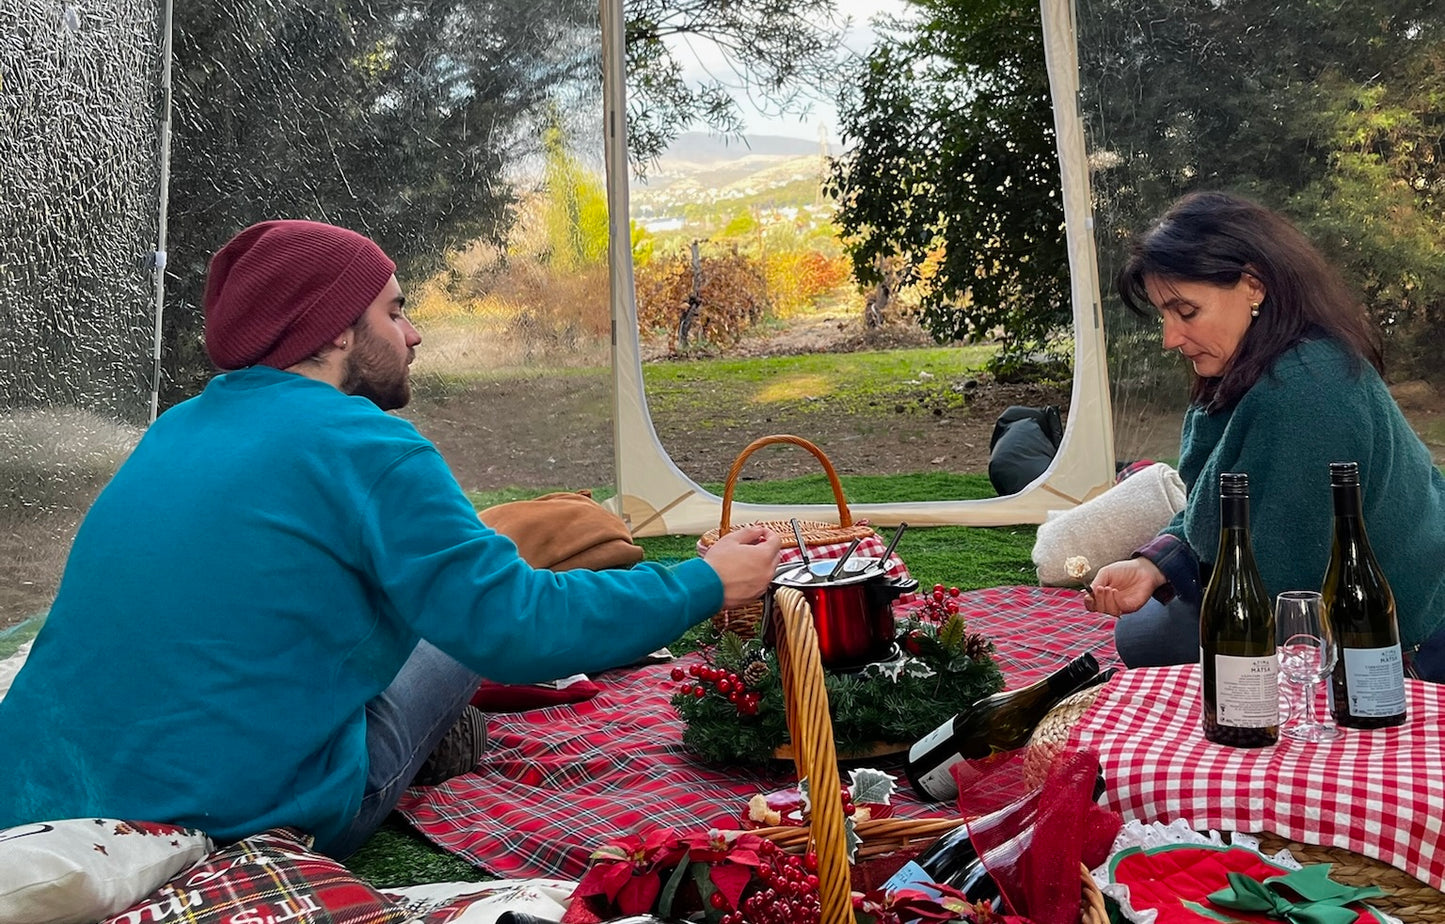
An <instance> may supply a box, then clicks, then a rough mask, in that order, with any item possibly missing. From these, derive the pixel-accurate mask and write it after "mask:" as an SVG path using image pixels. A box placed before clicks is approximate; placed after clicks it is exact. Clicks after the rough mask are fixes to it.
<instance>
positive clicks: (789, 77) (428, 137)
mask: <svg viewBox="0 0 1445 924" xmlns="http://www.w3.org/2000/svg"><path fill="white" fill-rule="evenodd" d="M833 9H834V0H804V2H799V3H785V2H782V0H683V2H680V3H674V2H672V0H639V2H637V3H634V4H631V5H630V7H629V9H628V11H627V20H628V26H627V46H628V60H629V67H630V68H631V69H632V72H633V79H634V81H635V86H634V95H633V98H632V103H631V110H630V116H629V118H630V119H631V120H632V122H633V132H632V137H633V140H634V144H633V151H634V157H635V158H636V159H637V160H638V162H639V163H640V162H643V161H645V160H646V159H647V158H650V157H653V156H655V155H656V154H657V153H658V152H660V151H661V150H662V148H663V147H665V146H666V144H667V143H668V141H670V140H671V138H672V137H674V136H675V135H676V133H677V132H678V131H680V130H681V129H682V128H685V127H686V126H687V125H689V124H690V123H691V122H692V121H693V120H694V119H698V118H701V119H702V120H703V121H704V122H705V123H706V124H708V125H710V126H712V127H713V128H715V129H717V130H719V131H725V130H727V129H728V128H729V126H730V125H731V126H734V127H735V121H734V122H730V121H729V118H730V117H729V116H728V115H727V113H732V116H731V118H732V119H733V120H736V104H735V103H734V102H733V101H732V100H731V98H728V97H727V96H726V89H727V84H726V82H725V81H723V80H714V81H709V82H706V83H704V84H702V85H701V86H696V85H691V84H689V83H688V82H687V81H685V80H684V79H683V77H682V66H681V63H680V62H679V61H678V60H677V59H676V58H675V57H674V55H673V52H672V51H671V50H670V48H669V47H668V46H667V45H666V43H665V40H666V39H668V38H670V37H675V36H692V37H694V38H697V39H701V40H706V41H709V42H712V43H714V44H716V45H717V46H718V47H719V48H720V49H722V50H723V51H724V53H725V54H726V55H727V57H728V61H729V62H730V65H729V66H730V68H731V69H732V70H733V71H734V73H735V75H736V76H737V81H734V84H735V85H742V86H745V87H747V88H749V89H752V90H754V91H755V92H756V93H758V94H762V95H763V96H765V97H767V98H770V99H773V100H774V101H775V105H776V106H778V107H788V106H797V105H799V104H800V98H799V97H797V96H796V91H795V90H794V89H793V88H794V87H798V86H808V85H816V86H824V85H826V82H825V81H824V78H825V77H826V76H827V75H828V72H829V66H828V65H829V62H831V60H832V54H833V52H834V50H835V49H836V47H837V42H838V32H837V29H836V28H835V27H834V26H833V25H832V23H833V19H834V14H833ZM173 30H174V31H173V36H174V45H175V50H174V62H175V64H174V67H175V72H174V100H175V102H174V110H173V111H174V125H173V129H172V152H173V153H172V169H171V178H170V198H169V202H170V211H169V220H168V238H169V240H168V248H167V249H168V251H169V253H170V257H171V260H170V270H169V275H168V293H167V296H168V297H167V310H166V319H165V344H164V347H165V348H164V355H165V357H166V362H167V381H166V384H165V390H164V394H163V401H164V403H165V404H166V405H169V404H171V403H174V402H175V401H176V400H179V399H181V398H183V397H185V396H186V395H188V394H191V393H194V392H195V391H196V390H198V388H199V387H200V385H201V384H202V383H203V381H204V379H205V378H206V377H207V376H208V375H209V374H210V369H211V367H210V364H209V362H208V361H207V359H206V358H205V354H204V350H203V348H202V337H201V329H202V318H201V309H200V302H201V290H202V286H203V284H204V279H205V271H206V261H207V260H208V259H209V256H210V254H212V253H213V252H214V251H215V250H216V248H217V247H219V246H220V245H221V244H223V243H224V242H225V241H226V239H227V238H228V237H230V235H232V234H233V233H235V232H236V231H237V230H239V229H240V228H242V227H244V226H246V225H248V224H251V223H252V222H255V221H261V220H264V219H267V218H274V217H277V216H287V217H307V218H315V219H319V220H325V221H330V222H334V223H336V224H340V225H344V226H347V227H352V228H355V229H357V230H359V231H362V232H363V233H366V234H368V235H369V236H371V237H372V238H374V239H375V240H376V241H377V242H378V243H380V244H381V246H382V247H383V248H384V249H385V250H386V251H387V253H388V254H390V255H391V256H392V257H393V258H395V259H396V261H397V264H398V274H399V275H401V276H402V277H403V278H405V279H409V280H417V279H420V278H423V277H425V276H427V275H428V274H430V273H432V272H434V271H436V270H438V269H440V268H441V267H442V265H443V263H444V259H445V255H446V254H447V253H448V252H450V251H453V250H456V249H458V248H460V247H462V246H464V245H467V244H469V243H472V242H478V241H480V242H489V243H493V244H501V243H502V242H503V241H504V240H505V238H506V236H507V234H508V232H509V229H510V228H511V227H512V225H513V223H514V221H515V215H514V206H515V204H516V200H517V195H518V194H517V191H516V189H515V186H514V182H515V178H514V175H513V173H511V172H509V168H511V167H512V166H515V165H517V164H520V163H523V162H524V161H525V160H526V159H527V158H534V157H538V156H539V155H542V151H541V150H540V148H541V142H542V141H543V140H544V138H545V137H546V127H547V126H548V125H553V124H555V125H558V126H559V127H560V129H561V130H562V131H563V132H565V133H568V134H575V133H576V128H575V126H576V125H591V124H593V123H595V122H596V121H597V118H598V114H597V112H596V105H595V100H596V84H597V80H598V73H599V72H598V67H597V50H598V49H597V7H596V4H595V2H590V0H439V2H422V0H326V2H322V0H227V2H226V3H219V2H217V0H197V2H192V3H183V4H178V5H177V8H176V10H175V19H174V26H173ZM557 120H560V122H558V121H557ZM593 130H594V131H595V128H594V129H593ZM540 160H541V161H542V162H543V164H544V165H546V166H547V169H551V168H552V167H556V166H557V163H556V162H555V161H548V160H547V159H546V156H545V155H544V156H542V157H540ZM572 205H576V206H581V205H582V202H581V200H572ZM577 214H578V215H579V216H582V215H584V214H593V215H594V217H595V210H592V211H590V212H589V211H588V210H587V209H586V208H583V209H582V211H579V212H578V213H577ZM595 230H596V229H595V228H594V229H593V230H592V231H585V230H584V233H583V237H584V238H587V239H588V240H584V241H583V242H581V243H580V244H579V246H580V247H582V248H583V249H584V250H585V249H586V248H587V247H590V246H592V243H595V239H596V234H595ZM589 240H590V243H589ZM569 252H572V251H569Z"/></svg>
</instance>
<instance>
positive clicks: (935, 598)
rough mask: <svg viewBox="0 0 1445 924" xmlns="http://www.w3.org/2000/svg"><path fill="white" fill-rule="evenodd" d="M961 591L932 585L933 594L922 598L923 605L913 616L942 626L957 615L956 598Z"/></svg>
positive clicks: (940, 585)
mask: <svg viewBox="0 0 1445 924" xmlns="http://www.w3.org/2000/svg"><path fill="white" fill-rule="evenodd" d="M962 593H963V591H961V590H959V589H958V588H957V587H944V586H943V585H942V584H934V585H933V593H931V594H929V595H928V596H926V597H924V598H923V605H922V606H920V607H919V608H918V611H917V612H916V613H915V614H914V615H915V616H917V617H918V619H920V620H923V621H926V622H933V623H937V624H939V625H942V624H943V623H945V622H948V620H949V619H950V618H952V617H953V616H954V615H956V614H957V613H958V609H959V607H958V597H959V595H960V594H962Z"/></svg>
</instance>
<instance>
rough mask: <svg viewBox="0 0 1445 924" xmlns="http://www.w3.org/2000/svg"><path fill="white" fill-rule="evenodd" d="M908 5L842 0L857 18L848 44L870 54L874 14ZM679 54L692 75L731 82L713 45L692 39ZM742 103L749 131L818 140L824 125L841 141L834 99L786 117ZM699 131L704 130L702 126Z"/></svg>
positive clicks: (891, 0)
mask: <svg viewBox="0 0 1445 924" xmlns="http://www.w3.org/2000/svg"><path fill="white" fill-rule="evenodd" d="M905 7H906V4H905V3H904V0H838V13H839V16H840V17H843V16H846V17H849V18H851V19H852V20H853V22H852V24H851V25H850V27H849V30H848V33H847V35H846V37H845V42H846V44H847V46H848V47H849V48H850V49H852V50H853V51H855V52H856V53H858V54H866V53H867V51H868V50H869V49H870V48H872V47H873V42H874V38H875V34H874V31H873V29H872V26H871V22H872V19H873V17H874V16H876V15H877V14H878V13H880V12H886V13H899V12H901V11H902V10H903V9H904V8H905ZM679 55H680V60H683V61H690V62H692V65H691V66H690V67H688V68H687V73H688V75H689V76H690V77H692V78H694V79H699V78H701V77H703V76H704V75H705V74H707V73H711V74H713V75H714V76H716V77H717V78H718V79H721V80H723V81H724V82H729V78H730V73H729V71H728V70H727V67H726V65H724V64H722V58H721V56H720V55H718V54H717V52H716V51H715V50H714V49H712V48H711V47H710V46H708V45H706V44H704V43H699V42H692V43H690V44H687V45H686V47H685V48H682V49H680V50H679ZM738 103H739V106H740V107H741V109H742V115H743V119H744V121H745V122H746V127H745V129H744V133H745V134H749V135H784V136H787V137H790V138H804V139H807V140H809V141H816V140H818V133H819V130H820V127H826V128H827V131H828V135H829V138H830V140H831V141H832V142H833V143H834V144H836V143H837V142H838V126H837V112H836V111H835V109H834V108H833V103H832V101H831V100H814V101H812V105H811V109H810V111H809V113H808V114H807V115H806V116H802V117H799V116H786V117H783V118H777V117H768V116H766V115H764V114H762V113H760V112H759V111H758V110H757V109H756V108H754V107H753V105H752V103H751V102H750V101H749V100H748V99H747V98H746V97H745V96H739V97H738ZM697 130H699V131H701V130H704V129H703V128H702V127H701V126H699V127H698V128H697Z"/></svg>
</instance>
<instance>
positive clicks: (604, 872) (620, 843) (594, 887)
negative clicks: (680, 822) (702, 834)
mask: <svg viewBox="0 0 1445 924" xmlns="http://www.w3.org/2000/svg"><path fill="white" fill-rule="evenodd" d="M686 853H687V848H686V847H685V846H684V845H683V843H682V839H681V838H679V837H678V835H677V832H675V831H673V830H672V829H671V828H656V829H653V830H652V831H649V832H647V833H645V834H633V835H628V836H625V837H620V838H618V839H617V840H615V841H612V842H611V843H608V844H606V845H604V846H602V847H600V848H598V849H597V850H596V851H594V852H593V854H592V857H591V861H592V862H591V865H589V866H588V867H587V872H586V873H585V874H583V876H582V880H581V881H580V882H578V883H577V890H576V892H575V893H574V895H573V898H574V901H573V905H574V906H576V905H578V904H583V905H592V904H596V905H605V906H606V907H607V908H610V909H612V908H615V909H616V910H617V911H618V912H620V913H622V914H624V915H628V914H643V913H645V912H647V911H650V910H651V909H652V907H653V904H654V903H655V902H656V901H657V894H658V893H659V892H660V891H662V876H663V873H664V872H665V871H666V870H669V869H671V868H672V867H675V866H676V865H677V864H678V863H679V862H681V861H682V859H683V857H684V856H686ZM577 899H581V900H582V901H581V902H578V901H577ZM573 919H574V920H581V919H582V918H576V917H574V918H573Z"/></svg>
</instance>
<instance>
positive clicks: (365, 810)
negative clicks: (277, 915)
mask: <svg viewBox="0 0 1445 924" xmlns="http://www.w3.org/2000/svg"><path fill="white" fill-rule="evenodd" d="M480 682H481V677H480V675H478V674H474V673H472V671H471V669H470V668H467V667H465V666H463V665H462V664H460V663H459V662H457V661H456V660H455V659H454V658H452V657H451V656H450V655H447V654H444V653H442V651H441V650H440V649H438V648H436V647H435V646H433V645H432V644H431V643H429V642H426V641H421V642H418V643H417V646H416V648H415V650H413V651H412V653H411V657H409V658H407V660H406V663H405V664H403V665H402V667H401V670H400V671H398V672H397V675H396V678H395V679H393V680H392V682H391V686H389V687H387V688H386V689H385V690H383V691H382V693H381V695H380V696H378V697H376V699H373V700H372V701H371V702H369V703H367V704H366V754H367V760H368V764H369V766H368V769H367V773H366V790H365V791H364V793H363V795H362V798H361V808H360V809H358V810H357V813H356V817H355V818H353V819H352V820H351V827H350V828H348V829H347V830H346V832H345V833H343V834H342V835H341V837H340V838H338V839H337V840H336V841H335V842H333V843H330V844H317V845H316V846H317V848H318V849H320V850H322V851H324V852H325V853H328V854H330V855H331V856H334V857H346V856H349V855H350V854H351V853H353V852H354V851H355V850H356V848H357V847H360V846H361V843H362V841H364V840H366V839H367V838H368V837H370V836H371V835H372V834H374V833H375V832H376V829H377V828H379V827H381V823H382V822H383V821H385V820H386V816H387V815H389V814H390V813H391V810H392V809H393V808H395V807H396V803H397V802H398V800H400V799H401V795H402V793H404V792H406V788H407V786H409V785H410V784H411V781H412V778H413V777H415V776H416V772H417V770H418V769H420V768H421V765H422V764H423V763H425V762H426V759H427V757H428V756H430V754H431V752H432V750H433V749H434V748H435V747H436V745H437V742H438V741H440V740H441V739H442V736H443V735H445V734H446V733H447V731H449V730H450V729H451V727H452V725H454V724H456V721H457V717H458V716H460V715H461V714H462V710H463V709H464V708H466V705H467V703H468V702H470V701H471V698H472V694H473V693H475V692H476V690H477V684H478V683H480Z"/></svg>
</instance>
